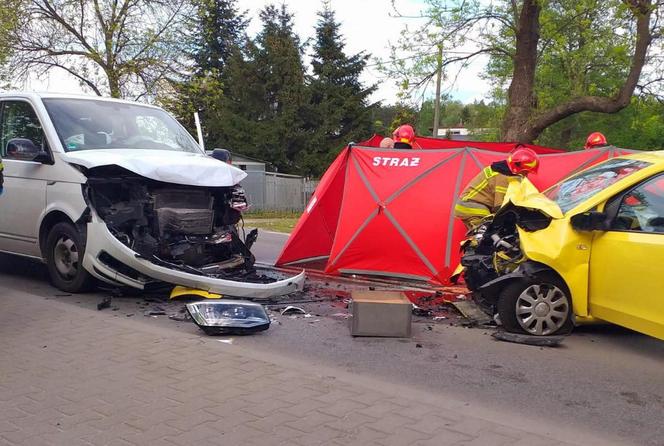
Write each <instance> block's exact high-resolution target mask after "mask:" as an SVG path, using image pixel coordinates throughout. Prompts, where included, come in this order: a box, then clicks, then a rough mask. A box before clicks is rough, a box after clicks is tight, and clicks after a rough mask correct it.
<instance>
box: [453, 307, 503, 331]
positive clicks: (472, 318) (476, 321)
mask: <svg viewBox="0 0 664 446" xmlns="http://www.w3.org/2000/svg"><path fill="white" fill-rule="evenodd" d="M452 305H453V306H454V308H456V309H457V310H459V313H461V314H462V315H463V317H465V318H466V319H467V320H468V324H469V325H470V326H471V327H474V326H476V325H485V324H490V323H492V322H493V319H492V318H491V317H490V316H489V315H488V314H486V313H485V312H484V311H482V308H481V307H480V306H479V305H477V304H476V303H475V302H473V301H472V300H462V301H459V302H452Z"/></svg>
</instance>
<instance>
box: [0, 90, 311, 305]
mask: <svg viewBox="0 0 664 446" xmlns="http://www.w3.org/2000/svg"><path fill="white" fill-rule="evenodd" d="M0 150H1V152H0V154H1V156H2V159H3V163H4V166H5V170H4V176H5V184H4V193H3V194H2V195H0V251H2V252H6V253H11V254H18V255H21V256H27V257H33V258H37V259H41V260H43V261H45V262H46V264H47V266H48V271H49V275H50V277H51V280H52V281H53V284H54V285H55V286H56V287H58V288H60V289H61V290H63V291H68V292H80V291H84V290H86V289H89V288H90V287H91V286H92V285H93V283H94V281H95V280H94V279H98V280H101V281H103V282H106V283H109V284H113V285H117V286H129V287H134V288H138V289H144V288H145V287H146V286H149V285H150V284H152V283H159V282H167V283H172V284H176V285H183V286H187V287H191V288H197V289H202V290H207V291H211V292H215V293H220V294H225V295H230V296H238V297H259V298H260V297H269V296H275V295H282V294H287V293H290V292H293V291H297V290H301V289H302V285H303V282H304V272H302V273H300V274H299V275H297V276H296V277H292V278H289V279H287V280H280V281H276V282H270V281H268V280H263V279H264V278H262V277H260V276H258V275H257V274H256V273H255V271H254V269H253V261H254V258H253V256H252V255H251V252H250V250H249V248H250V245H251V244H252V243H253V241H255V237H256V234H255V233H254V234H250V235H248V236H247V237H241V236H240V233H239V232H238V222H239V220H240V218H241V214H240V212H241V210H242V208H244V207H245V206H246V201H245V200H244V193H243V191H242V189H241V188H240V187H239V186H238V183H239V182H240V181H241V180H242V179H243V178H244V177H245V176H246V174H245V173H244V172H243V171H242V170H240V169H237V168H235V167H233V166H231V165H229V164H226V163H223V162H221V161H218V160H216V159H214V158H212V157H209V156H206V155H205V153H204V152H203V151H202V150H201V148H200V147H199V146H198V144H197V143H196V141H195V140H194V139H193V138H192V137H191V135H189V133H187V131H186V130H185V129H184V128H183V127H182V126H181V125H180V124H179V123H178V122H177V121H176V120H175V119H173V118H172V117H171V116H170V115H169V114H168V113H166V112H165V111H164V110H162V109H160V108H158V107H152V106H148V105H143V104H137V103H134V102H127V101H120V100H115V99H103V98H97V97H78V96H71V95H60V94H50V93H47V94H37V93H2V94H0ZM245 242H246V243H245Z"/></svg>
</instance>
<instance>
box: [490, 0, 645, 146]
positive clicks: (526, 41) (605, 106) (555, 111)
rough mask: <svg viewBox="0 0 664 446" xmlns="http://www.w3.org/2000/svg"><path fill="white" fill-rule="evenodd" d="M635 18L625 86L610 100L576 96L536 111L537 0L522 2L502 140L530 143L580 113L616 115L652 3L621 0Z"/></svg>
mask: <svg viewBox="0 0 664 446" xmlns="http://www.w3.org/2000/svg"><path fill="white" fill-rule="evenodd" d="M623 1H624V2H625V4H626V5H627V6H628V7H629V8H630V10H631V12H632V14H633V15H634V17H635V18H636V42H635V45H634V54H633V55H632V64H631V67H630V71H629V74H628V75H627V78H626V79H625V83H624V84H623V85H622V87H621V88H620V90H619V91H618V92H616V94H615V95H614V96H612V97H603V96H579V97H575V98H572V99H571V100H569V101H567V102H564V103H562V104H559V105H557V106H555V107H553V108H551V109H549V110H541V111H538V110H537V104H536V102H537V101H536V98H535V93H534V91H535V90H534V87H535V85H534V84H535V69H536V67H537V44H538V40H539V27H540V23H539V14H540V7H539V4H538V3H539V0H524V2H523V7H522V9H521V14H520V16H519V23H518V27H517V33H516V53H515V56H514V75H513V77H512V83H511V84H510V87H509V90H508V104H507V110H506V112H505V118H504V120H503V129H502V130H503V134H502V137H503V140H504V141H514V142H521V143H531V142H533V141H534V140H535V139H536V138H537V137H539V136H540V135H541V134H542V132H543V131H544V130H545V129H546V128H547V127H549V126H551V125H553V124H555V123H556V122H558V121H561V120H563V119H565V118H567V117H568V116H572V115H574V114H576V113H580V112H583V111H594V112H600V113H617V112H619V111H620V110H622V109H623V108H625V107H627V106H628V105H629V103H630V100H631V98H632V95H633V94H634V90H635V88H636V86H637V84H638V81H639V78H640V77H641V72H642V70H643V66H644V65H645V62H646V56H647V54H648V48H649V47H650V44H651V43H652V40H653V35H652V32H651V29H650V19H651V16H652V12H653V6H652V0H623Z"/></svg>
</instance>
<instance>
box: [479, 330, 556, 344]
mask: <svg viewBox="0 0 664 446" xmlns="http://www.w3.org/2000/svg"><path fill="white" fill-rule="evenodd" d="M491 336H492V337H493V338H494V339H497V340H499V341H504V342H513V343H515V344H526V345H535V346H538V347H557V346H558V345H560V343H561V342H563V340H564V339H565V336H531V335H526V334H519V333H510V332H508V331H502V330H500V331H496V332H494V333H493V334H492V335H491Z"/></svg>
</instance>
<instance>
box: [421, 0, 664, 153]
mask: <svg viewBox="0 0 664 446" xmlns="http://www.w3.org/2000/svg"><path fill="white" fill-rule="evenodd" d="M448 3H449V2H443V1H442V0H428V9H427V11H426V14H425V15H426V16H427V17H430V18H432V19H435V20H436V21H437V23H439V24H441V25H440V28H441V29H442V30H445V32H441V33H438V34H437V35H436V36H435V37H434V38H433V39H431V40H432V41H431V42H430V46H432V45H439V44H441V43H443V45H444V46H445V47H463V46H464V45H465V46H466V47H468V48H470V49H469V50H468V52H467V54H465V55H461V56H450V57H449V58H448V59H447V62H448V63H449V62H450V61H461V60H464V61H465V60H470V59H472V58H473V57H476V56H478V55H480V54H487V55H489V56H490V64H489V69H488V73H487V74H488V76H489V78H490V79H491V80H492V81H493V82H494V86H495V87H496V91H497V92H498V95H499V96H500V95H504V96H503V97H504V99H505V101H506V109H505V114H504V118H503V122H502V138H503V139H504V140H513V141H520V142H532V141H533V140H534V139H536V138H537V137H538V136H540V135H541V134H542V132H543V131H544V130H545V129H547V128H548V127H550V126H552V125H553V124H555V123H557V122H559V121H561V120H563V119H565V118H567V117H569V116H573V115H575V114H577V113H580V112H584V111H594V112H601V113H615V112H617V111H619V110H621V109H623V108H625V107H627V106H628V105H629V104H630V100H631V98H632V95H633V94H634V92H635V90H637V87H638V86H639V80H640V79H641V77H642V74H643V72H644V67H645V66H646V65H647V64H648V63H649V60H648V57H647V56H648V50H649V48H650V47H651V45H652V44H653V41H654V40H655V39H658V38H659V37H660V30H659V29H658V19H659V15H660V14H661V13H662V11H661V9H662V6H661V2H659V1H656V0H578V1H571V0H551V1H547V2H542V1H541V0H521V1H516V0H515V1H507V0H503V1H499V2H488V3H487V2H483V1H480V0H467V1H455V2H452V6H447V4H448ZM609 80H610V82H607V81H609ZM507 85H509V86H508V88H507V92H506V94H504V90H503V89H504V87H505V86H507Z"/></svg>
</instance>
